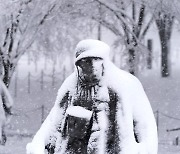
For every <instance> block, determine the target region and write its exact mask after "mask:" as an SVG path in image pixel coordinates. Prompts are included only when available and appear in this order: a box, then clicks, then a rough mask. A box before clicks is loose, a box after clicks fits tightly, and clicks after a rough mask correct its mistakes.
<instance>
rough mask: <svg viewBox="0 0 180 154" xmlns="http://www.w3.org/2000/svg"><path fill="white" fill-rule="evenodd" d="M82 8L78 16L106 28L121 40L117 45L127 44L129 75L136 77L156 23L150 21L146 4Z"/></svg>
mask: <svg viewBox="0 0 180 154" xmlns="http://www.w3.org/2000/svg"><path fill="white" fill-rule="evenodd" d="M76 4H77V2H76ZM80 4H81V5H80ZM78 7H79V11H78V12H76V13H79V14H81V16H82V17H83V16H84V17H87V16H89V17H90V18H91V19H93V20H94V21H96V22H97V23H99V24H101V25H102V26H104V27H106V28H107V29H109V30H110V31H111V32H112V33H113V34H115V36H116V37H117V41H116V44H121V43H123V44H124V45H125V46H126V49H127V53H128V55H129V56H128V64H129V72H130V73H132V74H134V75H135V74H136V73H137V70H138V69H137V66H138V63H139V60H140V58H139V57H141V56H144V55H145V53H143V51H142V48H143V47H144V46H143V43H142V40H143V39H144V37H145V35H146V33H147V31H148V29H149V27H150V25H151V23H152V21H153V16H151V15H149V16H148V18H147V13H148V9H146V3H145V2H144V1H137V0H118V1H117V0H113V1H107V0H93V1H86V2H84V3H83V2H82V1H79V6H78ZM92 10H93V11H92ZM117 42H119V43H117Z"/></svg>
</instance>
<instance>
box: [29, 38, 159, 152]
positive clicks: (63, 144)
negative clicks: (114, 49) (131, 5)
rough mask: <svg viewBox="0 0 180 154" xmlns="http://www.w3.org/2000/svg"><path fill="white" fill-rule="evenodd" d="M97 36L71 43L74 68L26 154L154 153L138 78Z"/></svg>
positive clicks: (150, 120) (151, 125) (151, 124)
mask: <svg viewBox="0 0 180 154" xmlns="http://www.w3.org/2000/svg"><path fill="white" fill-rule="evenodd" d="M109 51H110V48H109V46H108V45H107V44H105V43H104V42H101V41H98V40H83V41H81V42H79V43H78V45H77V47H76V58H75V72H74V73H72V74H71V75H70V76H69V77H68V78H67V79H66V80H65V82H64V83H63V85H62V86H61V88H60V89H59V92H58V96H57V100H56V102H55V105H54V107H53V108H52V110H51V112H50V113H49V115H48V117H47V119H46V120H45V121H44V123H43V124H42V126H41V128H40V129H39V131H38V132H37V133H36V135H35V136H34V138H33V140H32V142H31V143H29V144H28V145H27V147H26V148H27V154H45V153H50V154H157V129H156V124H155V119H154V116H153V112H152V109H151V106H150V103H149V100H148V98H147V96H146V94H145V92H144V90H143V87H142V85H141V83H140V82H139V80H138V79H137V78H136V77H134V76H133V75H131V74H129V73H127V72H125V71H122V70H120V69H118V68H117V67H116V66H115V65H114V64H113V63H112V62H111V61H110V60H109Z"/></svg>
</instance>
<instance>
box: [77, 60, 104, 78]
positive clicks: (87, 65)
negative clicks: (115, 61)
mask: <svg viewBox="0 0 180 154" xmlns="http://www.w3.org/2000/svg"><path fill="white" fill-rule="evenodd" d="M76 66H77V67H78V70H79V75H80V77H81V79H82V80H83V81H85V82H97V81H99V80H100V78H101V77H102V74H103V59H102V58H99V57H86V58H82V59H80V60H78V61H77V62H76ZM79 68H80V69H79Z"/></svg>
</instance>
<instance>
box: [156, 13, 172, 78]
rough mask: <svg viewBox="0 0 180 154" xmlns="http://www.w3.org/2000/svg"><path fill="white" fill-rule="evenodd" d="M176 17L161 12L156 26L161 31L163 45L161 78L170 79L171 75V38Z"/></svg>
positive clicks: (160, 36)
mask: <svg viewBox="0 0 180 154" xmlns="http://www.w3.org/2000/svg"><path fill="white" fill-rule="evenodd" d="M173 19H174V17H173V16H171V14H163V13H162V12H159V17H158V19H157V20H156V25H157V28H158V31H159V38H160V43H161V76H162V77H168V76H169V75H170V64H169V63H170V62H169V53H170V38H171V34H172V26H173Z"/></svg>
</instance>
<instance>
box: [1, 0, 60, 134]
mask: <svg viewBox="0 0 180 154" xmlns="http://www.w3.org/2000/svg"><path fill="white" fill-rule="evenodd" d="M58 4H59V2H58V1H56V0H52V1H47V0H22V1H11V0H8V1H6V2H5V3H2V4H1V7H2V9H1V10H2V11H1V12H0V13H1V14H0V20H1V28H0V31H1V37H0V59H1V60H0V66H1V68H0V70H1V74H2V80H3V82H4V84H5V85H6V87H7V88H8V87H9V84H10V81H11V78H12V75H13V73H14V71H15V69H16V66H17V63H18V61H19V59H20V58H21V56H22V55H23V54H24V53H25V52H27V51H28V49H29V48H30V47H31V45H32V44H33V43H34V41H35V38H36V35H37V33H38V32H39V31H40V30H41V28H42V25H44V23H45V22H46V20H47V19H48V18H49V17H50V16H51V14H52V13H53V11H54V10H55V9H56V7H57V5H58ZM1 96H2V103H3V109H4V111H5V115H6V117H7V116H9V115H11V114H12V113H11V107H12V104H11V103H9V102H8V101H7V97H5V95H4V93H2V94H1ZM2 127H3V128H4V126H2ZM2 131H3V130H2Z"/></svg>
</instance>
